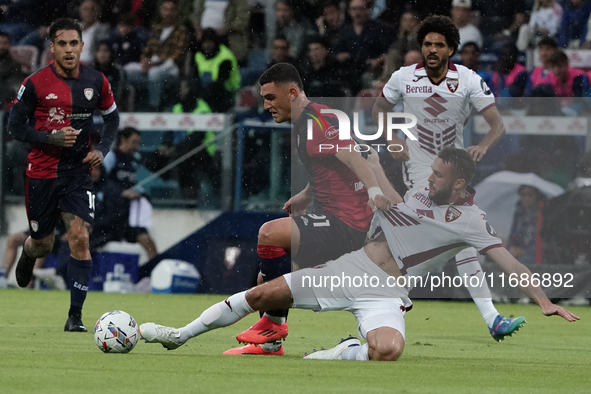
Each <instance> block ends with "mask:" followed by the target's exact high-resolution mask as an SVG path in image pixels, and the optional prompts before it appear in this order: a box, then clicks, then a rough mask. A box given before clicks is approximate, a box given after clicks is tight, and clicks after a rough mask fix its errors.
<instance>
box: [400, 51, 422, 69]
mask: <svg viewBox="0 0 591 394" xmlns="http://www.w3.org/2000/svg"><path fill="white" fill-rule="evenodd" d="M422 60H423V54H422V53H421V51H419V50H417V49H412V50H410V51H408V52H406V55H404V67H408V66H412V65H413V64H417V63H420V62H421V61H422Z"/></svg>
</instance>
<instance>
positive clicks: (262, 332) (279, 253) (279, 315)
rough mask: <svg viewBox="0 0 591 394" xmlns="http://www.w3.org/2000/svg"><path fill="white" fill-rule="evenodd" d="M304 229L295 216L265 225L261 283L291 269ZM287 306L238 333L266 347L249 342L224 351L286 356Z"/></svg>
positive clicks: (261, 231)
mask: <svg viewBox="0 0 591 394" xmlns="http://www.w3.org/2000/svg"><path fill="white" fill-rule="evenodd" d="M299 244H300V231H299V228H298V226H297V225H296V224H295V222H294V221H293V219H291V218H281V219H276V220H272V221H269V222H267V223H265V224H263V225H262V226H261V228H260V229H259V236H258V247H257V252H258V254H259V258H260V264H259V265H260V279H261V282H258V281H257V283H265V282H269V281H271V280H273V279H275V278H278V277H280V276H281V275H283V274H286V273H288V272H291V256H295V255H296V254H297V252H298V247H299ZM287 313H288V310H287V309H273V310H267V311H265V313H264V314H262V316H261V319H260V320H259V321H258V322H257V323H256V324H254V325H253V326H252V327H251V328H249V329H248V330H246V331H243V332H241V333H240V334H238V335H237V336H236V339H237V340H238V341H240V342H244V343H247V344H259V343H264V345H263V346H254V345H246V346H242V347H237V348H233V349H230V350H227V351H226V352H224V354H234V355H239V354H259V355H282V354H283V348H282V346H281V339H284V338H285V337H287V334H288V326H287Z"/></svg>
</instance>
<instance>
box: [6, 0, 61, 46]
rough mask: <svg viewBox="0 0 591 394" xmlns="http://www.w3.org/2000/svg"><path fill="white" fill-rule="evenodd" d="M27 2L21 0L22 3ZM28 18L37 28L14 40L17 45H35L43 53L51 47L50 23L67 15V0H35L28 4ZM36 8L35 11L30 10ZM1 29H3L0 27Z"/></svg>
mask: <svg viewBox="0 0 591 394" xmlns="http://www.w3.org/2000/svg"><path fill="white" fill-rule="evenodd" d="M23 3H24V4H26V3H27V2H21V4H23ZM26 7H29V8H28V9H27V20H28V22H29V23H31V25H33V26H34V27H35V28H34V29H33V30H30V31H29V32H27V34H26V35H25V36H24V37H22V38H21V39H20V40H19V41H13V42H14V43H15V45H33V46H35V47H37V49H38V50H39V53H40V54H41V53H42V52H43V50H44V49H46V48H49V40H47V38H48V37H49V25H51V23H52V22H53V21H54V20H56V19H57V18H60V17H63V16H64V15H66V10H67V8H68V5H67V2H65V1H63V0H35V1H33V3H32V4H26ZM32 9H34V10H35V12H30V11H29V10H32ZM0 30H2V29H1V28H0Z"/></svg>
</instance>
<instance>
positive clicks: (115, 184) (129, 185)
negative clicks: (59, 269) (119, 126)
mask: <svg viewBox="0 0 591 394" xmlns="http://www.w3.org/2000/svg"><path fill="white" fill-rule="evenodd" d="M140 143H141V134H140V132H139V131H138V130H136V129H134V128H133V127H126V128H124V129H123V130H121V131H119V134H118V136H117V146H116V147H115V148H114V149H113V150H111V151H110V152H109V153H108V154H107V156H105V161H104V162H103V168H104V170H105V175H104V182H101V176H102V174H94V172H93V176H94V177H95V185H96V186H101V188H100V190H99V192H100V193H102V197H103V200H102V201H103V203H102V204H100V205H101V207H102V208H103V209H102V210H100V211H98V210H97V212H96V213H97V219H96V223H95V225H94V228H93V231H92V233H91V240H90V245H91V250H92V251H95V250H96V249H97V248H99V247H101V246H103V245H105V244H106V243H108V242H111V241H121V240H126V241H127V242H132V243H135V242H137V243H139V244H140V245H141V246H142V247H143V248H144V249H145V250H146V253H147V254H148V258H149V259H152V258H153V257H155V256H156V255H157V254H158V250H157V248H156V244H155V243H154V240H153V239H152V237H150V234H149V233H148V229H147V228H146V227H148V225H147V224H150V223H151V221H152V218H151V213H150V214H149V215H148V216H149V217H142V216H141V215H145V212H146V211H147V212H151V206H150V203H149V201H148V200H147V199H146V198H145V196H144V189H143V188H142V187H141V186H140V187H138V186H135V185H136V183H137V167H138V165H139V162H140V157H139V154H138V153H137V149H138V148H139V146H140ZM95 192H96V190H95ZM146 205H147V206H146ZM146 208H148V209H146ZM132 209H133V210H134V213H136V214H137V215H134V216H137V217H138V220H137V222H135V223H131V222H130V219H131V216H130V211H131V210H132ZM142 210H143V211H144V213H141V211H142ZM146 223H147V224H146Z"/></svg>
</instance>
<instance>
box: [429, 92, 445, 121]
mask: <svg viewBox="0 0 591 394" xmlns="http://www.w3.org/2000/svg"><path fill="white" fill-rule="evenodd" d="M425 103H427V104H429V106H428V107H425V108H424V110H425V111H426V112H427V113H429V114H431V115H432V116H434V117H437V116H439V115H440V114H442V113H444V112H445V111H447V108H445V107H444V106H443V105H441V104H445V103H447V100H446V99H444V98H443V97H441V96H440V95H438V94H437V93H435V94H433V95H432V96H429V97H428V98H426V99H425Z"/></svg>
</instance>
